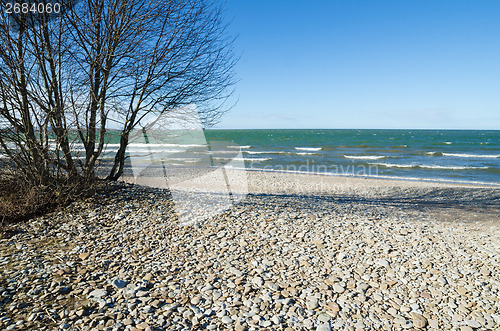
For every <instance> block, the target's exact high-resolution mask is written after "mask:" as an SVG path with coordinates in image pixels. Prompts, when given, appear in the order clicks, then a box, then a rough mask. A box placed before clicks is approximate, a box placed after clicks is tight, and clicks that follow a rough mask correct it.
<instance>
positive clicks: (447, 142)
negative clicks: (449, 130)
mask: <svg viewBox="0 0 500 331" xmlns="http://www.w3.org/2000/svg"><path fill="white" fill-rule="evenodd" d="M444 143H445V144H446V145H451V144H453V143H452V142H451V141H445V142H444Z"/></svg>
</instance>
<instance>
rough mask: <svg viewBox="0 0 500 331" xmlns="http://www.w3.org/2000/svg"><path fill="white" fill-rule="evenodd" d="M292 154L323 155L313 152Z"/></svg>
mask: <svg viewBox="0 0 500 331" xmlns="http://www.w3.org/2000/svg"><path fill="white" fill-rule="evenodd" d="M291 154H295V155H321V154H318V153H311V152H297V153H291Z"/></svg>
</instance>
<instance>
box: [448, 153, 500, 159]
mask: <svg viewBox="0 0 500 331" xmlns="http://www.w3.org/2000/svg"><path fill="white" fill-rule="evenodd" d="M443 155H444V156H454V157H469V158H486V159H497V158H500V155H485V154H461V153H443Z"/></svg>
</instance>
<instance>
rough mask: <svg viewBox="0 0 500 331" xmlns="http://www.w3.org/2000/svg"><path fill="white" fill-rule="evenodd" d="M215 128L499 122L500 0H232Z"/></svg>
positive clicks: (492, 125)
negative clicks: (231, 73) (227, 79)
mask: <svg viewBox="0 0 500 331" xmlns="http://www.w3.org/2000/svg"><path fill="white" fill-rule="evenodd" d="M225 7H226V18H227V20H228V21H230V22H231V23H230V27H229V33H231V34H232V35H237V36H238V38H237V40H236V42H235V45H234V46H235V52H236V53H237V54H239V55H241V59H240V61H239V63H238V65H237V67H236V75H237V78H238V79H239V82H238V83H237V85H236V92H235V97H237V98H239V101H238V103H237V104H236V106H235V107H234V108H233V109H232V110H231V112H230V113H228V114H226V115H225V116H224V117H223V118H222V121H221V123H220V124H219V125H217V128H412V129H415V128H429V129H430V128H443V129H500V39H499V38H500V19H499V17H500V16H499V15H500V1H496V0H495V1H488V0H478V1H460V0H432V1H427V0H418V1H417V0H398V1H386V0H377V1H374V0H366V1H361V0H330V1H319V0H311V1H275V0H267V1H263V0H253V1H246V0H228V1H227V2H226V6H225Z"/></svg>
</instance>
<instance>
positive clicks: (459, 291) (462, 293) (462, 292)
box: [456, 286, 469, 295]
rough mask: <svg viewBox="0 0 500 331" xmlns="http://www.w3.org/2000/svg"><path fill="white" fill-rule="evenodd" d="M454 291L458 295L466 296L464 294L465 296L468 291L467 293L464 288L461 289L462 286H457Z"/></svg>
mask: <svg viewBox="0 0 500 331" xmlns="http://www.w3.org/2000/svg"><path fill="white" fill-rule="evenodd" d="M456 291H457V293H458V294H460V295H466V294H467V292H469V291H468V290H467V289H466V288H465V287H463V286H459V287H457V288H456Z"/></svg>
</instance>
